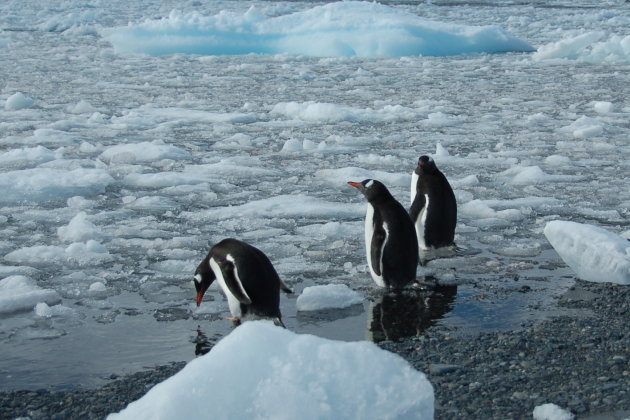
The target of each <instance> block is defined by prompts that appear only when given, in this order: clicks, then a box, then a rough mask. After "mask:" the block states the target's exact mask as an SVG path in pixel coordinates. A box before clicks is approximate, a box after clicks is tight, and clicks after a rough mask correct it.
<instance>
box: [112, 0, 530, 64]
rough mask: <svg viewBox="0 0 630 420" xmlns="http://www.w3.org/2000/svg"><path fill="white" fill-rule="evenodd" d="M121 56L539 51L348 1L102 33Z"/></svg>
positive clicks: (183, 18)
mask: <svg viewBox="0 0 630 420" xmlns="http://www.w3.org/2000/svg"><path fill="white" fill-rule="evenodd" d="M101 34H102V35H103V36H104V38H105V39H106V40H107V41H109V42H110V43H112V44H113V46H114V49H115V50H116V51H117V52H119V53H146V54H151V55H162V54H175V53H186V54H204V55H223V54H231V55H236V54H250V53H256V54H282V53H289V54H299V55H307V56H318V57H325V56H328V57H331V56H350V57H351V56H357V57H401V56H408V55H411V56H418V55H424V56H427V55H429V56H442V55H453V54H466V53H497V52H506V51H527V52H530V51H533V48H532V47H531V46H530V45H529V44H527V43H526V42H524V41H522V40H520V39H518V38H515V37H514V36H512V35H510V34H509V33H507V32H505V31H504V30H502V29H500V28H498V27H496V26H465V25H458V24H453V23H441V22H435V21H430V20H427V19H424V18H422V17H419V16H417V15H415V14H411V13H408V12H405V11H403V10H401V9H398V8H394V7H390V6H386V5H382V4H378V3H371V2H360V1H343V2H341V1H340V2H333V3H330V4H326V5H321V6H319V5H318V6H316V7H313V8H311V9H309V10H304V11H299V12H294V13H290V14H286V15H282V16H274V17H266V16H264V15H263V14H262V13H261V12H260V11H259V9H257V8H254V7H252V8H250V9H249V10H248V11H247V12H245V13H235V12H228V11H222V12H220V13H219V14H217V15H214V16H202V15H200V14H199V13H182V12H177V11H173V12H171V14H170V15H169V16H168V17H167V18H162V19H160V20H147V21H144V22H142V23H139V24H130V25H128V26H124V27H118V28H112V29H104V30H102V32H101Z"/></svg>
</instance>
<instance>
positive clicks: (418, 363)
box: [0, 281, 630, 420]
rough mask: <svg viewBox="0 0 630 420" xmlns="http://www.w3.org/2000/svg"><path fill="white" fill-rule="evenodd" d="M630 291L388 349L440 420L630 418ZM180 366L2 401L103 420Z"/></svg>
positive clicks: (578, 293)
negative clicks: (502, 326) (520, 324)
mask: <svg viewBox="0 0 630 420" xmlns="http://www.w3.org/2000/svg"><path fill="white" fill-rule="evenodd" d="M629 303H630V288H629V287H627V286H616V285H613V284H608V283H604V284H599V283H587V282H582V281H577V282H576V284H575V286H574V287H572V288H571V290H569V291H568V292H567V293H566V294H565V295H563V296H562V297H561V298H560V299H559V302H558V304H559V305H560V306H561V307H567V308H574V309H577V310H578V311H579V312H580V313H581V315H580V316H578V317H567V316H561V317H557V318H553V319H551V320H546V321H542V322H538V323H535V324H533V325H531V326H527V327H524V328H523V329H520V330H517V331H508V332H494V333H483V334H476V335H473V336H466V335H463V334H461V333H459V332H453V331H449V330H447V329H445V328H440V327H436V328H431V329H429V330H428V331H427V332H426V333H425V334H424V335H423V336H421V337H414V338H411V339H406V340H404V341H401V342H396V343H394V342H382V343H379V346H381V347H382V348H384V349H387V350H389V351H392V352H394V353H397V354H399V355H400V356H402V357H404V358H405V359H406V360H408V361H409V362H410V363H411V364H412V365H413V366H414V367H416V368H417V369H419V370H420V371H422V372H425V373H426V374H427V375H428V377H429V379H430V381H431V383H433V385H434V388H435V396H436V412H435V418H436V419H521V418H522V419H526V418H529V419H531V418H532V412H533V410H534V407H536V406H537V405H541V404H544V403H554V404H557V405H559V406H560V407H562V408H564V409H567V410H569V411H571V412H572V413H574V414H575V415H576V417H577V418H578V419H591V420H621V419H627V418H630V395H629V392H630V326H629V325H628V321H630V316H629V315H630V311H629V310H628V307H629ZM184 365H185V364H184V363H183V362H182V363H173V364H170V365H166V366H160V367H157V368H155V369H152V370H148V371H145V372H139V373H135V374H132V375H128V376H125V377H124V378H121V379H117V380H113V381H112V382H111V383H108V384H107V385H105V386H103V387H100V388H96V389H89V390H81V391H74V392H69V391H59V392H50V391H45V390H42V391H11V392H0V419H15V418H17V417H28V418H31V419H32V420H37V419H74V418H77V419H78V418H81V419H102V418H104V417H105V416H106V415H107V414H109V413H111V412H116V411H120V410H121V409H123V408H124V407H125V406H126V405H127V404H128V403H129V402H131V401H134V400H136V399H138V398H140V397H141V396H142V395H144V394H145V393H146V391H147V390H148V389H150V388H151V387H152V386H153V385H155V384H157V383H159V382H160V381H162V380H164V379H166V378H167V377H169V376H171V375H173V374H175V373H176V372H178V371H179V370H180V369H181V368H182V367H183V366H184Z"/></svg>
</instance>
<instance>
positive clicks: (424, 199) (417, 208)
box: [409, 156, 457, 252]
mask: <svg viewBox="0 0 630 420" xmlns="http://www.w3.org/2000/svg"><path fill="white" fill-rule="evenodd" d="M410 192H411V208H410V209H409V215H410V216H411V220H412V221H413V223H414V226H415V230H416V235H417V236H418V248H419V250H420V252H424V251H427V250H429V249H432V248H433V249H436V248H440V247H446V246H451V245H454V239H455V225H456V224H457V203H456V201H455V194H453V189H452V188H451V185H450V184H449V183H448V180H447V179H446V177H445V176H444V174H443V173H442V172H440V170H439V169H438V168H437V166H436V165H435V162H434V161H433V159H432V158H431V157H429V156H420V159H418V166H417V167H416V169H415V170H414V172H413V174H412V176H411V191H410Z"/></svg>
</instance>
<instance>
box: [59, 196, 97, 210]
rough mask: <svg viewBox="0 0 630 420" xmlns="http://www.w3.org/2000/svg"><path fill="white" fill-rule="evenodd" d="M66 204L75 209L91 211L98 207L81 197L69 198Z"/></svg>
mask: <svg viewBox="0 0 630 420" xmlns="http://www.w3.org/2000/svg"><path fill="white" fill-rule="evenodd" d="M66 204H67V205H68V207H70V208H73V209H91V208H93V207H94V206H95V205H96V203H95V202H94V201H93V200H88V199H86V198H83V197H81V196H80V195H75V196H74V197H70V198H68V200H67V201H66Z"/></svg>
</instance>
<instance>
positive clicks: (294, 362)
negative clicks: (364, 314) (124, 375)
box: [108, 321, 434, 420]
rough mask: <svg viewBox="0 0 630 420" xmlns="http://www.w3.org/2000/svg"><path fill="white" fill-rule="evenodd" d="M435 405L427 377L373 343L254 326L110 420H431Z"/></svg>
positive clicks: (232, 335)
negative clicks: (211, 419)
mask: <svg viewBox="0 0 630 420" xmlns="http://www.w3.org/2000/svg"><path fill="white" fill-rule="evenodd" d="M244 378H247V379H246V380H244ZM433 405H434V395H433V387H432V385H431V384H430V383H429V381H428V380H427V378H426V376H425V375H424V374H423V373H421V372H418V371H416V370H415V369H413V368H412V367H411V366H410V365H409V364H408V363H407V362H406V361H405V360H404V359H402V358H401V357H399V356H397V355H394V354H392V353H389V352H387V351H385V350H382V349H380V348H378V347H377V346H376V345H375V344H373V343H368V342H354V343H345V342H341V341H333V340H327V339H323V338H319V337H316V336H313V335H308V334H295V333H293V332H291V331H288V330H286V329H283V328H280V327H276V326H274V325H272V324H271V323H269V322H264V321H252V322H246V323H244V324H243V325H241V326H240V327H238V328H236V329H235V330H234V331H233V332H231V333H230V334H229V335H228V336H226V337H224V338H223V339H222V340H221V341H220V342H219V343H218V344H217V345H215V346H214V347H213V348H212V349H211V350H210V352H209V353H208V354H206V355H204V356H202V357H200V358H198V359H196V360H193V361H192V362H190V363H189V364H188V365H186V367H184V369H182V370H181V371H180V372H179V373H177V374H176V375H174V376H172V377H171V378H168V379H167V380H165V381H164V382H161V383H159V384H157V385H156V386H154V387H153V388H152V389H151V390H150V391H149V392H148V393H147V394H146V395H145V396H143V397H142V398H140V399H139V400H137V401H135V402H133V403H131V404H129V405H128V406H127V408H125V409H124V410H123V411H121V412H120V413H117V414H112V415H110V416H108V419H109V420H115V419H134V420H135V419H181V418H191V419H192V418H207V417H208V416H210V417H212V418H243V417H248V416H253V417H255V418H274V419H290V418H304V419H322V418H331V419H332V418H360V419H383V418H399V419H404V418H409V419H411V418H413V419H432V418H433V410H434V408H433Z"/></svg>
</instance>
